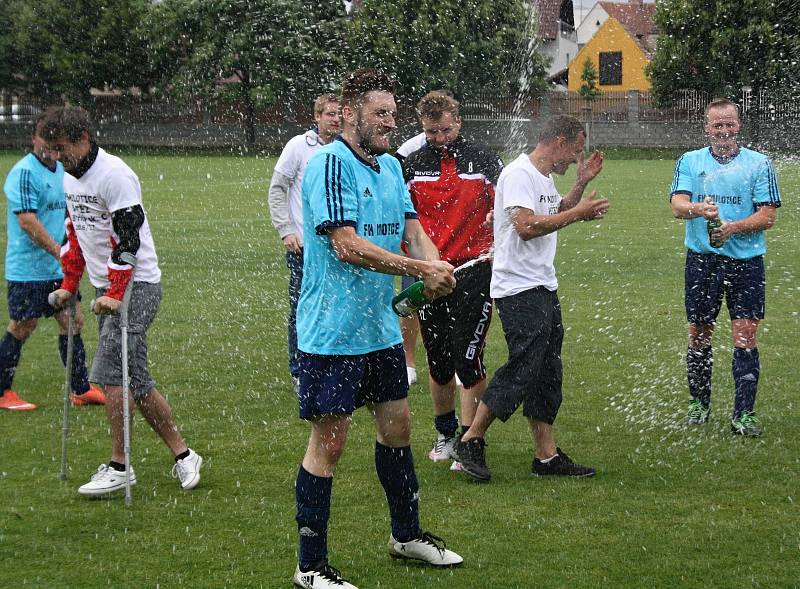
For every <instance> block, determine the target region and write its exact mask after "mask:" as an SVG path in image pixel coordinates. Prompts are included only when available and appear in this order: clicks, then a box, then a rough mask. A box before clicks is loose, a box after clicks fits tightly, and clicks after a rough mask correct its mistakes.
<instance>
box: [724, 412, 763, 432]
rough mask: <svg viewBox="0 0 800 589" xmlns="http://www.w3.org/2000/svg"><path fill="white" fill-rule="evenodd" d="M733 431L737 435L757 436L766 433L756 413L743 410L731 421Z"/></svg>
mask: <svg viewBox="0 0 800 589" xmlns="http://www.w3.org/2000/svg"><path fill="white" fill-rule="evenodd" d="M731 433H733V434H735V435H737V436H745V437H748V438H756V437H758V436H760V435H761V434H762V433H764V430H763V428H762V427H761V424H760V423H759V422H758V418H757V417H756V415H755V413H751V412H749V411H745V412H743V413H742V414H741V415H740V416H739V417H738V418H737V419H734V420H733V421H731Z"/></svg>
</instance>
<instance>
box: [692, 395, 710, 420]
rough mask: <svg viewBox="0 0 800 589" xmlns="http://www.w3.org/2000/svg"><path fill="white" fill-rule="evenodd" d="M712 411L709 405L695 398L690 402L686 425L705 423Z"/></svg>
mask: <svg viewBox="0 0 800 589" xmlns="http://www.w3.org/2000/svg"><path fill="white" fill-rule="evenodd" d="M710 411H711V410H710V409H709V407H708V406H707V405H703V404H702V403H701V402H700V400H699V399H695V400H694V401H692V402H691V403H689V411H688V412H687V413H686V425H703V424H704V423H705V422H707V421H708V414H709V412H710Z"/></svg>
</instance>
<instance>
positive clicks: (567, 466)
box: [531, 448, 595, 477]
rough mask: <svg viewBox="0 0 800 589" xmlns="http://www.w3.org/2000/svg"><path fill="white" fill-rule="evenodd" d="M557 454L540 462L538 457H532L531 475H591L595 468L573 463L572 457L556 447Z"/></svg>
mask: <svg viewBox="0 0 800 589" xmlns="http://www.w3.org/2000/svg"><path fill="white" fill-rule="evenodd" d="M556 452H557V454H556V455H555V457H553V458H552V459H551V460H549V461H547V462H542V461H541V460H539V459H538V458H534V459H533V464H532V465H531V474H532V475H533V476H537V477H542V476H562V477H593V476H594V474H595V470H594V469H593V468H592V467H590V466H584V465H582V464H575V463H574V462H573V461H572V459H571V458H570V457H569V456H567V455H566V454H564V452H562V451H561V448H556Z"/></svg>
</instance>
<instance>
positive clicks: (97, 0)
mask: <svg viewBox="0 0 800 589" xmlns="http://www.w3.org/2000/svg"><path fill="white" fill-rule="evenodd" d="M149 6H150V2H149V1H148V0H78V1H75V2H62V1H60V0H37V2H28V1H23V0H11V6H10V7H8V8H6V10H5V11H4V12H5V13H6V15H7V18H8V20H7V21H6V22H5V24H4V25H0V27H1V28H2V35H0V36H2V41H0V48H2V49H3V56H4V58H3V62H4V64H3V66H0V85H1V86H2V87H4V88H6V89H7V90H10V91H16V92H31V93H35V94H38V95H39V96H43V97H45V98H50V97H61V96H64V97H67V98H70V99H72V100H74V101H77V102H86V101H87V100H88V97H89V90H90V89H91V88H92V87H99V88H103V87H106V86H108V87H112V88H119V89H125V88H128V87H130V86H140V85H146V84H147V81H148V80H147V71H148V67H147V63H148V59H147V53H146V46H145V44H144V41H143V39H142V36H141V30H140V28H139V26H138V25H139V23H140V22H141V21H142V19H143V17H144V15H145V14H146V12H147V10H148V9H149ZM6 56H8V57H7V58H6Z"/></svg>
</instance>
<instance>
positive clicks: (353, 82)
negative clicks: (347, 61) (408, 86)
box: [341, 68, 395, 107]
mask: <svg viewBox="0 0 800 589" xmlns="http://www.w3.org/2000/svg"><path fill="white" fill-rule="evenodd" d="M394 89H395V84H394V80H392V79H391V78H389V76H387V75H386V74H384V73H383V72H381V71H378V70H376V69H371V68H361V69H357V70H356V71H354V72H352V73H351V74H349V75H348V76H347V78H345V80H344V83H343V84H342V100H341V104H342V106H344V105H347V106H350V107H356V106H358V103H360V102H361V101H362V100H363V98H364V95H366V94H367V93H368V92H372V91H374V90H381V91H384V92H389V93H390V94H392V95H393V96H394Z"/></svg>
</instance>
